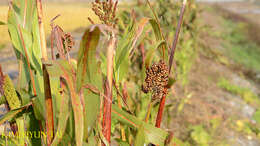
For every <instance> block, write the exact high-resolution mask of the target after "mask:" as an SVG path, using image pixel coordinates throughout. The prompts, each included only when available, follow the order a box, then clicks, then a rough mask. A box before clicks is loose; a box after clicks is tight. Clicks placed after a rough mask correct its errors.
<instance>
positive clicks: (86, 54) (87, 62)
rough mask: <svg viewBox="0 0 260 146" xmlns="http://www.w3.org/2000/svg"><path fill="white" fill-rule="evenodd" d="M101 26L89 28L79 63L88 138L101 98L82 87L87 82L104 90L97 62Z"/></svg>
mask: <svg viewBox="0 0 260 146" xmlns="http://www.w3.org/2000/svg"><path fill="white" fill-rule="evenodd" d="M100 33H101V32H100V28H99V27H94V28H93V27H92V28H88V29H87V30H86V31H85V33H84V35H83V36H82V40H81V43H80V49H79V52H78V64H77V79H76V82H77V92H82V93H81V94H83V95H84V104H85V105H84V107H83V108H84V125H85V127H86V128H85V129H84V130H85V132H84V133H85V134H84V135H85V136H84V138H87V136H88V134H87V133H88V132H89V130H91V129H92V127H93V125H94V123H95V121H96V119H97V115H99V105H100V98H99V95H97V94H94V93H92V92H91V91H90V90H89V89H85V88H84V89H82V87H83V86H84V85H86V84H91V85H93V86H95V87H96V88H97V89H99V90H100V91H102V85H103V82H102V73H101V69H100V65H99V64H98V62H97V57H96V53H97V45H98V42H99V38H100Z"/></svg>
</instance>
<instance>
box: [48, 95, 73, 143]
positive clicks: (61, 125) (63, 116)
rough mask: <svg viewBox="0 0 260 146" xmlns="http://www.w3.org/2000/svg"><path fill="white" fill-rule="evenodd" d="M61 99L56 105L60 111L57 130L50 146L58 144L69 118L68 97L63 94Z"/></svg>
mask: <svg viewBox="0 0 260 146" xmlns="http://www.w3.org/2000/svg"><path fill="white" fill-rule="evenodd" d="M63 94H64V95H63V97H62V98H61V101H60V102H58V103H57V104H59V105H60V109H59V112H57V113H59V115H58V126H57V130H56V133H55V137H54V139H53V141H52V144H51V145H52V146H56V145H58V144H59V142H60V141H61V139H62V136H63V135H64V132H65V130H66V126H67V120H68V118H69V115H70V103H69V101H70V100H69V96H68V95H67V94H66V93H63Z"/></svg>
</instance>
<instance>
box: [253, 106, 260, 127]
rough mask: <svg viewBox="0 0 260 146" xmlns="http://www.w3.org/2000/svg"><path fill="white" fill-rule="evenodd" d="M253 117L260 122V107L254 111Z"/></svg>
mask: <svg viewBox="0 0 260 146" xmlns="http://www.w3.org/2000/svg"><path fill="white" fill-rule="evenodd" d="M253 119H254V120H256V122H257V123H259V124H260V109H258V110H257V111H256V112H255V113H254V115H253Z"/></svg>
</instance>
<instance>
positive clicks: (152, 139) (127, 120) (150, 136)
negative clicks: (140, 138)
mask: <svg viewBox="0 0 260 146" xmlns="http://www.w3.org/2000/svg"><path fill="white" fill-rule="evenodd" d="M112 118H115V119H117V120H118V121H120V122H122V123H124V124H126V125H128V126H130V127H132V128H134V129H136V130H137V129H138V128H139V127H140V126H142V125H143V128H144V134H145V143H153V144H155V145H164V141H165V140H166V138H167V136H168V133H167V132H166V131H164V130H162V129H160V128H156V127H154V126H153V125H150V124H147V123H145V122H143V121H141V120H139V119H137V118H136V117H135V116H132V115H130V114H128V113H127V112H125V111H123V110H122V109H120V108H119V107H117V105H114V104H113V105H112Z"/></svg>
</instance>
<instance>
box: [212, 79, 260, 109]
mask: <svg viewBox="0 0 260 146" xmlns="http://www.w3.org/2000/svg"><path fill="white" fill-rule="evenodd" d="M217 85H218V86H219V87H220V88H222V89H225V90H227V91H228V92H230V93H232V94H235V95H238V96H240V97H241V98H242V99H243V100H244V101H245V102H247V103H249V104H252V105H260V100H259V98H258V97H257V95H256V94H254V93H253V92H252V91H251V90H250V89H248V88H244V87H240V86H237V85H234V84H231V83H230V82H229V81H228V80H227V79H225V78H220V79H219V81H218V83H217Z"/></svg>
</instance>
